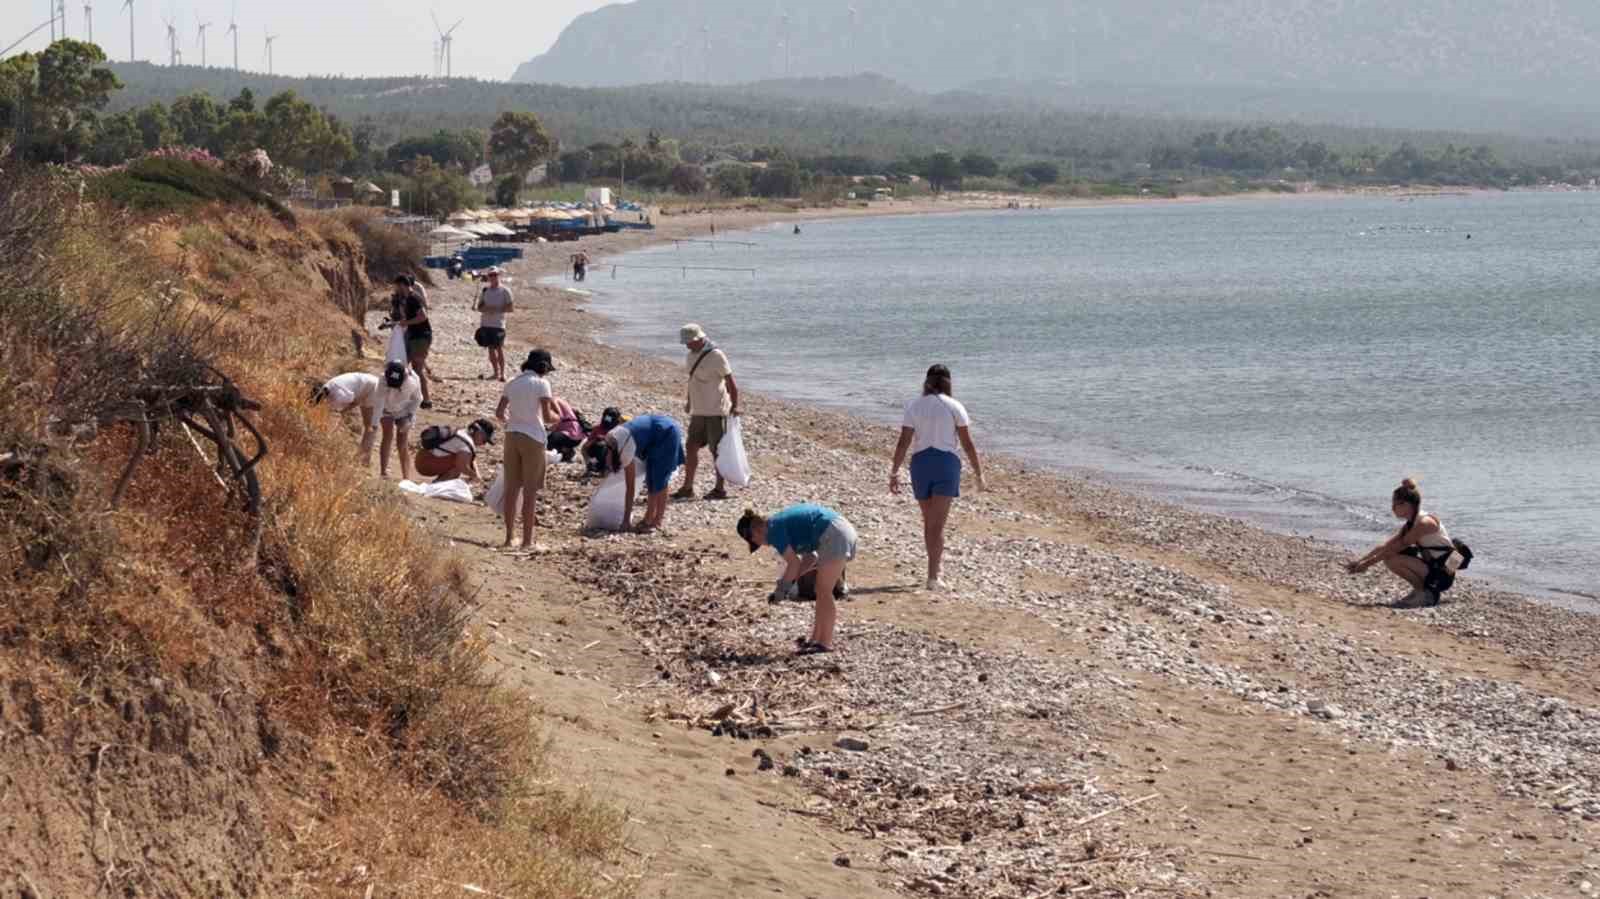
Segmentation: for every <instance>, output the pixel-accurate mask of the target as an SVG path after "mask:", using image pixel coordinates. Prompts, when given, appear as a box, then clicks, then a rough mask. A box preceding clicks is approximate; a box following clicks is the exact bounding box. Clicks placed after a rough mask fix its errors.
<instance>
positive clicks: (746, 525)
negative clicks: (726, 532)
mask: <svg viewBox="0 0 1600 899" xmlns="http://www.w3.org/2000/svg"><path fill="white" fill-rule="evenodd" d="M738 531H739V536H740V537H742V538H744V541H745V543H747V544H749V545H750V551H751V552H755V551H756V550H758V549H760V548H761V547H763V546H770V547H772V548H773V550H774V551H776V552H777V553H778V555H780V556H782V557H783V561H784V569H783V575H782V576H781V577H779V578H778V588H777V590H776V591H775V595H776V597H777V598H778V599H779V600H784V599H793V598H794V597H795V596H797V595H798V594H799V592H800V576H801V575H802V574H804V573H805V570H806V565H807V557H808V556H811V555H813V554H814V555H815V560H816V562H815V564H816V571H817V609H816V614H815V616H814V617H813V618H812V621H811V636H810V637H806V638H804V639H798V640H796V641H795V642H796V643H798V644H799V649H798V650H796V652H797V653H798V654H799V655H812V654H814V653H819V652H832V651H833V626H834V622H835V621H837V620H838V606H836V605H835V604H834V601H833V587H834V584H836V583H837V582H838V581H839V579H840V578H841V577H842V576H843V574H844V567H845V565H846V564H847V563H849V562H852V561H854V560H855V557H856V529H855V527H854V526H853V525H851V524H850V522H849V521H847V520H845V517H844V516H843V515H840V514H839V513H838V512H835V511H834V510H832V509H830V508H828V507H827V506H819V505H816V504H815V503H801V504H799V505H796V506H790V507H789V508H787V509H784V510H783V511H782V512H779V513H778V514H776V515H774V516H772V517H771V518H763V517H762V516H760V515H757V514H756V513H755V512H754V511H753V510H750V509H746V510H745V513H744V515H743V516H741V517H740V518H739V524H738Z"/></svg>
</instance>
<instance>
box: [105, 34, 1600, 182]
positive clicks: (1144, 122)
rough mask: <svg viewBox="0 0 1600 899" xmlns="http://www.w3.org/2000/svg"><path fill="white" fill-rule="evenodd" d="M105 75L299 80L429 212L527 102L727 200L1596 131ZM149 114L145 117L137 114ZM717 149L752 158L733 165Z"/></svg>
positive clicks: (135, 98)
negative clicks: (876, 183)
mask: <svg viewBox="0 0 1600 899" xmlns="http://www.w3.org/2000/svg"><path fill="white" fill-rule="evenodd" d="M110 69H111V71H112V72H113V73H114V74H116V76H117V77H118V78H119V79H120V80H121V81H122V82H124V85H125V86H124V87H123V88H122V89H121V90H118V91H115V92H114V93H113V94H112V95H111V97H110V99H109V101H108V103H107V105H106V108H107V110H109V111H111V112H112V114H113V115H116V114H119V113H127V114H131V115H133V116H134V118H135V120H137V118H138V116H139V112H140V110H143V109H146V108H148V107H151V106H152V105H154V104H161V105H163V106H165V107H167V109H168V111H169V117H171V110H172V109H175V108H178V107H179V106H180V105H182V106H184V107H188V106H193V105H200V106H204V102H205V101H201V100H197V99H193V98H194V97H196V96H197V95H202V94H203V95H205V96H206V97H208V98H214V99H212V101H211V102H212V103H213V105H217V104H224V103H226V102H230V101H225V100H223V99H221V98H227V97H237V96H238V95H239V94H240V93H241V92H242V91H245V90H249V91H251V92H252V95H253V96H256V97H261V96H275V95H277V94H281V93H282V92H284V91H293V92H294V96H295V98H296V99H297V100H298V101H299V102H302V103H306V104H309V105H311V106H313V107H315V108H316V109H317V110H319V111H321V112H322V114H323V115H324V116H325V117H326V118H327V119H328V120H329V121H330V122H331V123H334V124H330V127H331V128H333V129H334V130H336V131H344V132H348V135H349V145H348V147H345V146H344V145H343V143H342V142H338V141H334V142H333V144H334V146H333V147H332V151H333V153H334V157H333V158H331V159H325V160H323V162H324V168H323V169H321V170H325V171H327V172H333V173H343V174H345V175H347V176H350V177H357V178H367V179H370V180H373V181H374V182H375V183H377V184H378V185H379V186H381V187H384V188H391V189H401V190H402V191H403V192H405V193H407V195H408V196H409V195H410V193H412V192H413V191H415V190H416V189H418V188H422V189H423V190H422V192H425V193H428V194H430V195H434V194H436V195H435V196H433V197H432V198H431V199H430V200H429V201H428V202H425V203H422V204H420V205H419V206H418V207H417V208H419V209H420V208H426V209H434V208H442V206H443V205H446V204H445V202H444V201H445V200H449V199H454V198H456V197H457V196H458V195H459V194H461V193H463V192H465V191H467V190H468V189H469V188H468V187H467V186H464V185H463V184H461V183H456V184H454V185H453V186H451V187H449V188H442V187H441V185H440V184H437V183H435V182H439V181H441V180H444V175H442V174H441V175H432V174H431V173H430V174H429V175H428V176H427V177H426V178H424V179H423V180H424V181H426V182H428V183H426V184H422V185H417V184H410V183H408V181H409V179H411V178H412V177H413V175H412V174H411V173H410V172H409V171H408V168H409V167H410V166H411V165H412V163H413V162H414V160H416V159H417V158H418V157H419V156H425V157H427V158H428V159H430V160H432V161H433V163H434V164H435V166H436V168H437V169H438V170H439V171H440V172H441V173H459V174H461V175H462V176H465V175H466V174H467V173H469V172H470V171H471V170H472V169H473V168H474V167H475V166H477V165H479V164H481V163H483V162H485V161H487V158H486V154H485V145H486V141H487V139H488V132H489V129H490V128H491V127H492V126H493V124H494V122H495V120H496V119H497V117H498V116H500V115H501V114H502V113H503V112H505V111H507V110H514V111H526V112H532V113H533V114H535V115H536V116H537V117H538V120H539V122H540V124H541V126H542V128H543V129H544V131H545V133H546V134H548V135H549V137H550V138H551V139H552V140H553V141H554V142H555V143H556V145H557V147H558V149H557V150H556V151H555V152H554V154H553V155H552V156H551V157H550V158H549V159H548V161H549V162H550V165H549V167H548V169H547V171H548V172H549V173H550V176H549V180H551V181H555V182H559V183H583V182H586V181H589V180H601V181H607V182H612V183H621V182H622V180H623V179H624V178H625V179H626V181H627V183H628V184H630V185H633V186H635V187H636V188H645V189H648V190H655V191H668V190H673V189H674V188H675V186H677V187H686V188H691V189H692V188H695V187H698V186H699V181H698V179H696V178H694V177H693V176H691V175H689V174H688V172H687V171H680V173H679V177H678V178H677V179H673V178H672V172H673V170H674V169H676V168H678V167H679V166H700V167H701V168H702V172H701V173H702V174H703V175H704V176H705V178H706V181H707V186H708V188H709V189H710V191H711V192H713V193H715V194H720V195H724V196H728V195H733V194H734V193H739V192H741V188H743V192H748V193H756V194H760V193H762V190H761V188H760V186H759V185H758V184H757V183H756V181H757V175H758V169H759V164H761V163H766V162H768V161H770V160H773V159H787V160H791V161H793V162H794V163H795V166H796V167H797V168H798V170H799V171H800V172H802V173H806V174H803V175H801V176H800V177H799V178H795V177H791V176H790V175H789V174H785V175H784V176H782V177H773V178H770V179H769V181H768V183H767V185H766V186H767V188H768V190H769V191H776V190H779V189H788V190H792V191H796V193H791V194H790V195H791V196H804V195H806V194H807V193H808V192H810V191H811V190H814V189H816V188H818V187H819V186H820V187H822V188H825V189H826V192H827V193H829V194H836V195H842V194H843V193H846V192H848V190H849V189H850V187H849V186H848V185H846V184H843V183H841V182H838V181H836V180H831V179H837V178H841V177H844V178H848V177H853V176H886V177H887V178H889V179H891V180H893V181H896V182H898V183H899V184H900V185H901V186H900V188H899V190H901V191H902V192H903V191H904V190H906V189H907V188H906V187H905V184H906V178H905V176H906V175H913V174H914V175H917V176H918V177H919V178H921V179H924V180H925V181H926V180H932V179H933V176H934V174H935V172H934V171H933V170H932V169H930V168H929V164H930V162H933V161H942V157H940V154H941V153H946V154H949V155H950V156H953V157H954V158H955V160H956V161H957V162H959V163H961V171H960V178H961V181H960V184H959V185H958V183H957V182H956V180H955V179H954V178H951V177H948V176H950V175H952V174H954V173H953V172H951V171H950V170H949V169H948V168H944V169H941V170H940V172H939V174H941V175H942V177H939V178H938V181H939V182H940V184H939V186H940V187H941V188H950V189H956V188H958V187H959V186H967V185H968V183H969V182H970V181H971V179H973V178H984V179H1000V180H999V181H981V182H978V184H979V185H981V187H982V188H983V189H1010V190H1040V191H1057V192H1066V193H1075V194H1081V195H1103V194H1115V193H1133V194H1137V193H1139V192H1140V191H1142V190H1150V191H1151V192H1152V193H1162V192H1189V191H1190V190H1191V189H1192V188H1193V187H1194V185H1196V184H1205V185H1210V186H1212V187H1215V188H1216V189H1219V190H1220V189H1226V190H1237V189H1245V188H1249V187H1252V186H1256V187H1262V188H1268V187H1271V186H1272V185H1277V184H1278V183H1279V182H1283V183H1288V184H1293V183H1309V182H1316V183H1320V184H1326V185H1332V186H1339V185H1352V186H1359V185H1378V184H1383V185H1387V184H1395V183H1414V184H1443V185H1473V186H1484V187H1513V186H1528V185H1537V184H1547V183H1557V182H1564V183H1587V181H1588V180H1589V179H1590V178H1593V177H1595V176H1596V175H1597V174H1600V142H1593V141H1587V140H1572V139H1564V140H1552V139H1543V138H1539V139H1535V138H1523V137H1517V136H1514V135H1509V134H1496V133H1468V132H1459V131H1418V130H1412V131H1401V130H1393V129H1381V128H1371V127H1352V126H1334V125H1315V124H1306V123H1304V122H1290V121H1283V122H1278V123H1275V124H1263V123H1252V124H1248V125H1247V124H1243V123H1240V122H1237V121H1228V120H1224V119H1216V118H1204V117H1196V116H1184V115H1179V114H1175V113H1174V114H1164V115H1161V116H1159V117H1156V116H1141V115H1136V114H1130V113H1119V112H1114V111H1106V110H1084V109H1070V108H1066V107H1060V106H1051V105H1048V104H1043V103H1040V102H1037V101H1036V100H1035V99H1034V98H1033V97H1031V96H1030V97H1021V98H1011V97H1005V96H996V95H981V94H974V93H954V94H949V95H938V96H936V97H929V96H926V95H916V94H914V92H909V91H906V90H905V89H903V88H897V87H896V86H894V85H892V83H886V82H885V81H884V79H881V78H875V77H873V76H859V77H854V78H839V79H820V80H813V81H809V82H775V83H764V84H755V85H744V86H707V85H685V84H658V85H644V86H638V87H630V88H604V89H600V88H589V89H585V88H572V87H563V86H557V85H544V84H504V83H496V82H486V81H476V80H471V79H446V80H434V79H425V78H359V79H358V78H340V77H318V78H285V77H268V76H265V75H259V74H253V73H238V72H233V71H229V70H223V69H201V68H196V67H190V66H177V67H156V66H150V65H146V64H116V65H112V66H110ZM152 117H154V118H159V115H158V114H146V119H149V118H152ZM187 118H193V117H192V116H191V117H187ZM118 130H119V131H123V132H126V131H127V129H126V128H124V127H122V126H119V127H118ZM190 137H199V138H203V137H205V135H204V134H203V133H194V132H191V133H187V134H186V139H187V138H190ZM189 142H190V143H193V141H192V140H190V141H189ZM300 143H309V144H310V145H312V146H316V145H318V144H319V143H322V144H323V145H327V142H326V141H323V142H319V141H317V140H310V141H301V142H300ZM218 149H219V150H220V151H221V152H223V153H225V152H226V150H225V148H220V147H219V148H218ZM267 149H268V152H269V153H271V148H270V147H268V148H267ZM273 158H274V160H277V159H278V157H277V156H274V157H273ZM719 163H721V164H723V165H727V164H734V163H737V164H744V165H747V166H756V167H755V168H751V169H748V170H745V171H742V172H741V171H739V170H734V171H731V172H728V171H727V169H725V168H719V167H718V164H719ZM968 163H971V164H972V165H968ZM991 163H992V164H991ZM973 166H976V167H975V168H974V167H973ZM313 171H318V170H317V169H313ZM724 172H727V173H726V174H724ZM502 174H503V173H502ZM1180 179H1181V180H1180ZM746 180H748V181H750V182H751V183H750V185H749V187H748V188H745V187H744V182H745V181H746ZM675 181H676V185H675ZM479 190H480V191H481V187H480V188H479Z"/></svg>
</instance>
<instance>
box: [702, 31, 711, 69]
mask: <svg viewBox="0 0 1600 899" xmlns="http://www.w3.org/2000/svg"><path fill="white" fill-rule="evenodd" d="M700 42H701V43H702V44H703V45H704V46H705V60H706V69H705V78H706V84H710V83H711V26H710V25H709V24H708V25H701V26H700Z"/></svg>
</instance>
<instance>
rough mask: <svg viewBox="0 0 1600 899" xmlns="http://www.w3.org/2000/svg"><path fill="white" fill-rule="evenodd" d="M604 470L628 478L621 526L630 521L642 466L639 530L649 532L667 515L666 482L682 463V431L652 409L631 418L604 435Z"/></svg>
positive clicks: (628, 523)
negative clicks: (642, 505)
mask: <svg viewBox="0 0 1600 899" xmlns="http://www.w3.org/2000/svg"><path fill="white" fill-rule="evenodd" d="M605 449H606V473H607V474H611V473H613V472H617V471H621V472H623V473H624V476H625V477H626V478H627V488H628V492H627V501H626V505H625V506H624V510H623V515H622V528H623V530H627V529H628V528H629V527H631V526H632V523H633V499H634V491H635V489H636V487H637V483H638V482H637V478H638V472H639V470H640V469H641V468H642V469H643V470H644V475H645V480H644V488H645V494H646V496H647V497H648V499H647V500H646V504H645V512H644V518H643V519H642V520H641V521H640V522H639V533H641V534H643V533H648V532H650V531H653V530H655V529H657V528H659V527H661V523H662V520H663V519H665V518H666V515H667V486H668V485H669V484H670V483H672V473H673V472H675V471H677V470H678V468H679V466H681V465H683V432H682V431H681V430H679V429H678V423H677V422H676V421H674V420H673V419H672V416H670V415H662V414H660V413H655V412H652V413H650V414H648V415H640V416H637V417H635V418H633V419H630V420H629V421H628V422H627V423H625V424H620V425H617V426H616V427H614V428H612V429H611V431H610V432H609V433H607V434H606V436H605Z"/></svg>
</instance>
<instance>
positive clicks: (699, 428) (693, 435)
mask: <svg viewBox="0 0 1600 899" xmlns="http://www.w3.org/2000/svg"><path fill="white" fill-rule="evenodd" d="M678 340H679V342H681V343H682V344H683V345H684V346H685V347H687V348H688V350H689V354H688V358H687V359H686V360H685V361H684V366H685V367H686V368H688V370H689V387H688V397H687V398H686V399H685V400H684V402H683V411H685V412H687V413H688V414H689V448H688V450H687V459H686V462H685V465H684V469H683V486H681V487H679V488H678V491H677V492H676V493H674V494H672V498H673V499H694V479H695V474H696V473H697V472H698V470H699V468H700V450H701V449H702V448H707V447H708V448H710V450H711V467H712V470H713V471H715V470H716V462H717V445H718V444H720V443H721V442H722V435H723V434H724V433H726V432H727V428H728V418H729V416H733V415H738V414H739V385H738V383H737V382H735V381H734V379H733V366H732V365H730V364H728V356H727V354H726V353H724V352H722V350H719V349H717V347H716V345H715V344H713V343H712V342H711V340H710V338H708V337H707V336H706V332H705V329H704V328H702V327H700V326H699V325H697V324H695V323H694V322H690V323H689V324H686V325H684V326H683V327H682V328H679V329H678ZM715 473H716V477H717V483H716V485H715V486H714V487H712V488H711V492H710V493H707V494H706V496H705V498H706V499H713V500H715V499H727V498H728V490H727V485H726V484H724V483H723V479H722V472H720V471H715Z"/></svg>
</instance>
